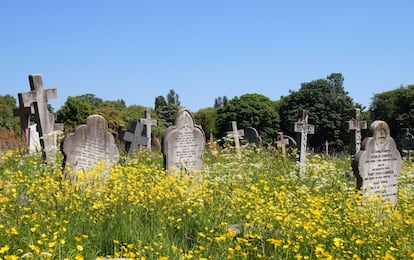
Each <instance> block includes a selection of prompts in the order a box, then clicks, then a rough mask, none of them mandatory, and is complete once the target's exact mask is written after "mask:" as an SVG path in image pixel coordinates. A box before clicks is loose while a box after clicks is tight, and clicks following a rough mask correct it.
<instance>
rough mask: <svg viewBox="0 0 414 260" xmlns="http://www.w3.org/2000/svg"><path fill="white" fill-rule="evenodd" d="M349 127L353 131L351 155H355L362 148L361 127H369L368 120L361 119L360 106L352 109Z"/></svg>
mask: <svg viewBox="0 0 414 260" xmlns="http://www.w3.org/2000/svg"><path fill="white" fill-rule="evenodd" d="M348 129H349V130H350V131H352V132H353V133H352V134H351V144H350V149H351V150H350V153H351V155H355V154H357V153H358V152H359V150H360V149H361V142H362V135H361V129H367V121H361V110H360V109H359V108H355V109H354V110H352V111H351V120H349V121H348Z"/></svg>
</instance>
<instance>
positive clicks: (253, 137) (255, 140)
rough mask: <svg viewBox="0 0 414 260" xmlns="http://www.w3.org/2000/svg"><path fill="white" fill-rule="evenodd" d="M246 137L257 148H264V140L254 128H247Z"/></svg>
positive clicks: (245, 130)
mask: <svg viewBox="0 0 414 260" xmlns="http://www.w3.org/2000/svg"><path fill="white" fill-rule="evenodd" d="M244 137H245V138H246V139H247V141H248V142H249V144H254V145H256V147H260V146H262V138H261V137H260V135H259V132H257V130H256V129H255V128H254V127H247V128H245V129H244Z"/></svg>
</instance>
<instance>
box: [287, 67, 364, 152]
mask: <svg viewBox="0 0 414 260" xmlns="http://www.w3.org/2000/svg"><path fill="white" fill-rule="evenodd" d="M343 82H344V77H343V76H342V74H341V73H332V74H331V75H329V76H328V77H327V78H326V79H318V80H314V81H311V82H306V83H302V85H301V88H300V89H299V90H298V91H290V92H289V93H290V94H289V95H288V96H286V97H282V98H281V100H280V104H279V115H280V120H281V122H282V123H281V128H282V130H283V131H284V132H288V133H290V134H291V135H292V136H295V135H296V133H293V123H294V122H296V121H298V119H300V116H301V114H302V110H303V109H307V110H309V123H310V124H313V125H315V134H313V135H309V136H308V139H309V142H310V146H311V147H314V148H316V149H317V150H321V149H322V146H323V144H324V143H325V141H326V140H328V142H329V143H330V147H333V149H335V150H338V151H340V150H343V149H344V145H345V144H347V143H349V133H348V131H347V130H346V129H345V127H344V122H345V121H347V120H349V119H350V115H349V114H350V111H351V109H353V108H354V107H355V106H357V105H355V104H354V103H353V100H352V98H351V97H349V96H348V93H347V92H346V91H345V89H344V88H343Z"/></svg>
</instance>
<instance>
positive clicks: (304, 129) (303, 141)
mask: <svg viewBox="0 0 414 260" xmlns="http://www.w3.org/2000/svg"><path fill="white" fill-rule="evenodd" d="M308 117H309V111H308V110H303V111H302V119H299V120H298V121H297V122H295V124H294V131H295V132H296V133H300V136H301V138H300V160H299V162H300V165H302V166H303V165H305V161H306V150H307V143H308V134H314V133H315V126H314V125H311V124H308Z"/></svg>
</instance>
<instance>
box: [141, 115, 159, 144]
mask: <svg viewBox="0 0 414 260" xmlns="http://www.w3.org/2000/svg"><path fill="white" fill-rule="evenodd" d="M140 122H141V124H143V125H144V126H145V132H146V137H147V148H148V149H151V137H152V135H151V126H153V125H154V126H155V125H157V120H155V119H151V112H150V111H149V110H145V118H140Z"/></svg>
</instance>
